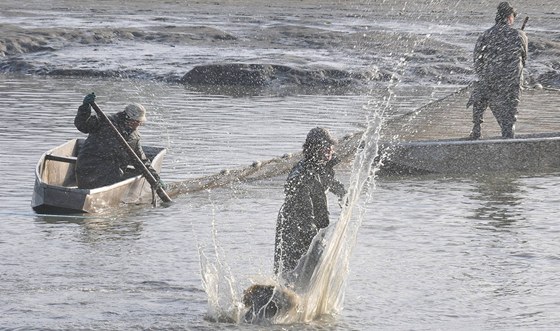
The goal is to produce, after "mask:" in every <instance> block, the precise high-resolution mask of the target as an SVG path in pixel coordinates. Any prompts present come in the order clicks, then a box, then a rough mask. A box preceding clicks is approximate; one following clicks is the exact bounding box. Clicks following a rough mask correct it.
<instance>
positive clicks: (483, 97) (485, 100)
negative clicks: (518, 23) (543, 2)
mask: <svg viewBox="0 0 560 331" xmlns="http://www.w3.org/2000/svg"><path fill="white" fill-rule="evenodd" d="M516 16H517V12H516V10H515V8H513V7H512V6H511V5H510V4H509V3H508V2H505V1H504V2H501V3H500V4H499V5H498V11H497V13H496V24H495V25H494V26H493V27H491V28H490V29H488V30H486V31H485V32H484V33H483V34H482V35H481V36H480V37H479V38H478V40H477V42H476V46H475V49H474V56H473V60H474V70H475V72H476V75H477V78H478V81H477V82H476V84H475V86H474V90H473V92H472V94H471V97H470V99H469V101H468V103H467V108H468V107H469V106H471V105H472V106H473V124H474V125H473V128H472V131H471V133H470V136H469V138H470V139H473V140H476V139H480V138H481V127H480V125H481V124H482V122H483V115H484V111H485V110H486V108H488V107H490V109H491V111H492V113H493V114H494V117H495V118H496V120H497V121H498V124H499V125H500V128H501V133H502V138H513V137H514V125H515V122H516V120H517V106H518V104H519V97H520V92H521V84H522V81H523V68H524V67H525V61H526V60H527V44H528V42H527V36H526V35H525V32H523V31H522V30H517V29H514V28H513V27H512V25H513V22H514V21H515V17H516Z"/></svg>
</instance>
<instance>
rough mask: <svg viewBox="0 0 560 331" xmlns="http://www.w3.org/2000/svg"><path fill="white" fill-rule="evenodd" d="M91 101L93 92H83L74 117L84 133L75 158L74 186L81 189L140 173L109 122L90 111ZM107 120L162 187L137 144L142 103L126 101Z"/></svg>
mask: <svg viewBox="0 0 560 331" xmlns="http://www.w3.org/2000/svg"><path fill="white" fill-rule="evenodd" d="M94 101H95V94H94V93H90V94H88V95H86V97H85V98H84V101H83V103H82V105H81V106H80V107H79V108H78V113H77V114H76V117H75V118H74V125H75V126H76V128H77V129H78V130H80V131H81V132H83V133H87V134H88V137H87V139H86V140H85V142H84V144H83V146H81V148H80V151H79V152H78V158H77V161H76V180H77V183H78V188H84V189H92V188H97V187H102V186H106V185H111V184H114V183H116V182H118V181H121V180H123V179H126V178H129V177H133V176H137V175H139V174H141V173H142V170H141V169H135V168H134V166H133V164H134V161H133V160H132V158H131V157H130V155H129V154H128V153H127V151H126V150H125V148H124V147H123V146H122V145H121V143H120V142H119V141H118V140H117V137H116V136H115V132H114V131H113V129H112V128H111V127H110V125H108V124H106V123H103V122H102V121H101V119H100V118H98V117H97V116H96V115H95V114H92V111H91V110H92V109H91V103H92V102H94ZM109 120H110V121H111V122H112V123H113V124H114V126H115V127H116V128H117V130H118V131H119V132H120V133H121V135H122V136H123V138H125V140H126V141H127V142H128V144H129V145H130V147H131V148H132V149H133V150H134V151H135V152H136V155H138V157H139V158H140V160H142V162H143V163H144V164H145V165H146V167H147V168H148V170H149V171H150V172H151V173H152V175H153V176H154V177H155V179H156V180H157V181H158V183H160V185H162V186H164V185H165V184H164V183H163V182H162V181H161V179H160V176H159V174H158V173H157V172H156V170H155V169H154V168H153V167H152V166H151V163H150V160H149V159H148V158H147V157H146V154H145V153H144V150H143V149H142V146H141V145H140V134H139V132H138V127H139V126H140V125H142V124H143V123H145V122H146V109H145V108H144V106H142V105H141V104H138V103H132V104H129V105H127V106H126V107H125V108H124V110H123V111H121V112H118V113H116V114H114V115H111V116H109Z"/></svg>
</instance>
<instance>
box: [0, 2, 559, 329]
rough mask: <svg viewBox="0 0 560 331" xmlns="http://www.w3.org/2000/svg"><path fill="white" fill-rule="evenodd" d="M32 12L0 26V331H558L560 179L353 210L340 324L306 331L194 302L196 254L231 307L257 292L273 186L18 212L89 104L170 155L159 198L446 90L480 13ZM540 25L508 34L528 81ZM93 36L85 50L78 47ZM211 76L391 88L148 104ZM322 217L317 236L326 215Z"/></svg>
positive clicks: (458, 179)
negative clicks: (308, 77) (241, 67)
mask: <svg viewBox="0 0 560 331" xmlns="http://www.w3.org/2000/svg"><path fill="white" fill-rule="evenodd" d="M38 3H39V2H38V1H28V2H25V3H20V2H18V1H12V0H8V1H6V2H5V3H3V4H2V5H0V8H2V9H4V8H7V10H5V11H2V14H1V15H2V19H3V22H2V24H4V25H2V24H0V30H1V31H2V32H3V35H6V36H8V37H6V38H11V39H10V42H12V41H13V42H16V43H20V44H19V45H20V46H21V47H23V49H25V50H24V51H23V53H21V54H19V53H17V51H16V52H14V53H10V54H9V55H7V56H4V55H2V57H1V58H0V60H1V62H0V66H1V68H2V70H3V73H2V74H0V101H1V102H0V114H1V115H0V116H1V117H0V118H1V119H0V146H1V148H0V178H1V181H0V218H1V219H2V221H1V222H0V230H1V231H0V329H20V330H33V329H36V330H131V329H138V330H146V329H161V330H169V329H174V330H246V329H251V330H261V329H267V330H268V329H270V330H286V329H288V330H301V329H302V330H437V329H443V330H514V329H518V330H553V329H555V328H557V326H558V325H560V299H558V298H560V289H559V287H558V284H559V283H560V244H559V242H558V237H559V235H560V225H559V223H558V219H559V218H560V217H559V216H560V213H559V212H558V205H559V198H558V196H559V193H560V189H559V187H560V172H558V173H556V172H547V173H499V174H488V175H476V176H450V175H445V176H444V175H437V176H436V175H425V176H417V177H380V178H376V179H375V180H373V181H372V184H373V186H372V188H371V189H370V191H369V194H371V197H370V201H369V203H367V204H365V205H362V207H360V208H361V209H357V210H356V211H355V213H356V214H363V219H362V223H361V226H360V228H359V231H358V237H357V241H356V243H355V247H354V248H353V254H352V255H351V257H350V263H349V267H350V271H349V275H348V279H347V283H346V287H345V293H344V295H345V298H344V309H342V310H341V311H340V312H339V313H338V314H335V315H333V316H323V317H321V318H319V319H318V320H316V321H314V322H312V323H310V324H305V325H302V324H294V325H277V326H248V325H243V324H230V323H223V322H216V321H215V319H216V317H217V316H215V315H212V314H211V313H209V312H210V310H209V304H208V300H209V296H208V295H207V293H206V292H205V291H204V288H203V286H202V277H201V263H200V262H201V261H200V252H204V253H205V254H208V255H209V256H210V258H212V257H214V258H216V260H215V261H216V262H217V263H218V264H219V270H220V271H222V272H225V273H226V274H228V275H231V279H229V281H230V283H231V284H233V292H235V293H236V294H238V295H239V294H240V293H241V292H242V291H243V289H245V288H247V286H248V285H249V284H250V283H251V281H252V280H255V279H262V278H266V277H269V276H271V274H272V259H273V249H274V230H275V223H276V216H277V212H278V209H279V207H280V205H281V204H282V201H283V198H284V196H283V185H284V180H285V175H280V176H277V177H272V178H264V179H261V180H258V181H252V182H239V181H236V180H234V181H233V182H231V183H229V184H228V185H225V186H224V187H221V188H215V189H211V190H202V191H198V192H194V193H189V194H183V195H179V196H177V197H174V203H172V204H170V205H167V206H158V207H156V208H153V207H151V206H145V205H144V206H123V207H122V208H120V209H118V210H109V211H106V212H103V213H100V214H96V215H74V216H56V215H54V216H52V215H51V216H48V215H38V214H35V213H34V212H33V211H32V210H31V206H30V202H31V195H32V190H33V183H34V170H35V166H36V162H37V161H38V159H39V157H40V156H41V154H42V153H44V152H45V151H46V150H48V149H50V148H53V147H55V146H57V145H59V144H61V143H63V142H65V141H66V140H68V139H72V138H76V137H84V135H82V134H80V133H79V132H78V131H77V130H76V129H75V128H74V126H73V118H74V115H75V112H76V109H77V107H78V106H79V104H80V103H81V101H82V99H83V96H84V95H85V94H87V93H89V92H91V91H95V93H96V94H97V95H98V99H97V102H98V104H99V105H100V107H101V108H102V109H103V110H105V111H106V112H107V113H113V112H116V111H119V110H121V109H122V108H123V107H124V105H125V104H127V103H129V102H132V101H135V102H141V103H143V104H144V105H146V107H147V108H148V123H147V124H146V125H145V126H144V127H142V128H141V133H142V139H143V143H144V144H145V145H158V146H164V147H166V148H167V149H168V153H167V155H166V157H165V160H164V165H163V170H162V177H163V179H164V180H165V181H167V182H169V183H176V182H180V181H183V180H187V179H188V180H192V179H196V178H201V177H204V176H208V175H212V174H215V173H218V172H220V171H222V170H224V169H236V168H240V167H246V166H249V165H251V164H252V163H253V162H254V161H263V160H268V159H271V158H275V157H279V156H281V155H283V154H285V153H295V152H298V151H299V150H300V149H301V145H302V143H303V140H304V139H305V135H306V134H307V132H308V131H309V129H311V128H313V127H315V126H325V127H327V128H329V129H330V130H331V131H332V132H333V134H334V135H335V136H337V137H339V138H341V137H343V136H344V135H346V134H350V133H355V132H358V131H361V130H363V129H364V126H365V123H366V121H365V120H366V115H367V114H368V112H369V111H370V110H372V109H373V110H376V109H377V110H384V111H385V113H384V116H385V117H387V118H389V117H391V118H395V117H398V116H399V115H401V114H405V113H408V112H410V111H412V110H416V109H418V108H420V107H422V106H424V105H427V104H429V103H430V102H432V101H434V100H437V99H440V98H441V97H442V96H445V95H449V94H450V93H452V92H453V91H456V90H457V89H459V88H461V87H463V86H464V84H465V83H466V81H468V79H469V75H471V72H470V71H469V70H470V52H471V49H472V46H473V43H474V41H475V39H476V36H477V33H479V32H481V31H482V30H483V28H485V27H486V25H487V24H489V23H488V22H489V21H490V22H491V21H492V19H493V15H489V14H488V13H489V12H493V11H494V7H495V5H496V4H494V3H493V2H490V1H480V2H476V3H475V2H472V3H470V2H469V3H465V2H462V1H457V2H453V3H451V4H450V3H447V2H442V1H426V2H407V1H400V0H393V1H382V2H379V3H377V2H375V1H349V2H348V3H346V2H344V4H341V3H337V4H326V3H323V2H317V1H312V0H305V1H286V2H283V3H274V4H272V3H270V4H267V5H259V6H256V5H254V4H252V2H251V1H249V0H248V1H240V2H239V3H238V4H237V5H231V4H230V3H229V2H219V1H215V2H214V1H204V0H201V1H199V2H197V4H196V5H195V4H190V3H189V4H187V3H182V2H177V1H176V2H165V3H163V4H161V3H154V2H151V1H144V0H137V1H134V2H117V1H98V2H96V3H95V5H91V6H89V5H85V3H84V4H83V3H78V2H75V1H64V0H57V1H52V3H51V4H50V6H47V7H48V8H47V7H44V8H43V9H41V8H42V7H40V6H38ZM525 5H526V4H524V6H525ZM557 11H558V4H557V3H556V2H555V1H548V0H539V1H538V2H536V4H535V5H534V7H531V8H522V11H521V15H525V14H527V15H530V16H531V20H530V21H529V22H530V25H529V26H528V33H531V34H530V35H529V37H530V38H532V39H530V40H532V41H533V44H532V45H533V46H532V51H531V52H532V56H533V57H532V58H531V61H530V65H529V68H528V71H529V73H530V75H529V76H532V77H535V78H536V77H539V75H540V74H541V73H543V72H546V71H548V70H551V68H552V69H553V68H554V66H556V62H557V61H556V58H557V53H556V52H557V49H558V48H559V47H558V45H557V42H556V41H557V40H558V24H557V23H558V22H557V21H558V19H557V17H556V15H554V13H555V12H557ZM248 13H252V14H251V15H249V14H248ZM465 13H468V14H465ZM60 17H63V19H56V18H60ZM33 28H37V29H38V30H37V31H47V32H46V33H45V35H41V38H43V39H40V38H39V39H37V40H39V43H40V42H41V41H45V43H46V44H44V45H43V44H41V45H39V46H37V45H34V44H33V42H29V40H30V39H28V38H29V37H34V36H36V35H37V33H36V32H30V31H31V30H29V29H33ZM98 28H99V29H102V30H103V31H101V32H100V34H99V35H98V36H99V38H100V39H99V40H97V39H95V38H92V34H91V33H90V32H89V30H88V29H98ZM120 29H125V30H126V29H130V30H127V31H129V32H130V31H132V32H131V33H133V34H134V35H135V38H132V39H130V38H129V39H127V38H128V35H127V34H126V33H124V32H123V31H122V30H120ZM531 29H532V30H531ZM162 31H167V32H165V33H162ZM220 31H221V32H220ZM98 32H99V31H98ZM144 32H146V33H145V34H144ZM104 33H105V35H104ZM113 33H114V34H116V35H118V37H117V38H113ZM220 33H223V34H220ZM214 34H217V35H219V36H221V37H220V38H222V37H224V36H227V35H232V36H235V38H237V39H227V38H223V39H218V40H220V41H216V39H214V38H213V37H209V36H213V35H214ZM104 36H105V37H106V36H109V37H107V39H103V38H104ZM158 38H160V39H158ZM6 40H7V39H2V37H0V41H2V42H5V41H6ZM543 45H544V46H546V47H544V46H543ZM36 46H37V47H38V48H37V47H36ZM26 47H27V48H26ZM41 47H43V48H41ZM0 51H3V50H2V49H1V47H0ZM108 54H109V55H110V56H109V55H108ZM555 61H556V62H555ZM210 62H211V63H215V62H258V63H279V64H287V65H290V66H294V67H299V66H303V67H305V66H306V65H307V64H310V65H311V66H314V65H325V64H326V65H332V66H335V67H337V68H341V69H344V70H349V71H352V70H354V69H356V68H362V67H363V66H367V67H369V66H371V67H377V68H382V69H386V70H389V71H391V72H394V73H396V74H397V75H396V76H395V77H396V78H397V79H396V81H395V84H393V85H392V86H388V85H391V84H390V83H388V82H382V83H379V84H377V83H376V84H373V86H367V88H366V89H364V90H363V92H361V93H357V92H356V90H353V91H340V93H338V92H337V91H333V90H329V93H321V92H320V89H319V92H318V91H317V89H314V90H313V89H312V91H309V90H306V89H304V88H303V89H300V88H298V87H293V86H282V85H281V84H279V85H278V86H273V88H271V89H267V90H266V91H259V90H250V89H243V88H241V89H231V88H225V87H214V88H196V89H195V88H193V87H190V88H187V87H185V86H182V85H175V84H168V83H164V81H165V78H169V77H180V76H181V75H183V74H184V73H186V72H187V71H188V70H189V69H191V68H192V67H193V66H194V65H198V64H206V63H210ZM53 68H57V69H76V68H80V69H84V70H86V71H87V73H88V74H89V77H78V78H77V77H72V75H67V76H55V75H48V74H46V75H45V73H48V71H49V70H51V69H53ZM112 70H115V71H116V72H121V73H122V72H124V73H129V72H130V71H134V70H138V71H134V72H140V74H138V75H136V76H135V75H132V76H133V77H135V78H136V79H135V80H131V79H124V78H122V77H127V75H116V76H113V78H110V79H99V78H92V77H97V76H103V75H104V74H105V73H106V72H111V71H112ZM22 73H23V74H25V75H22ZM30 73H32V75H31V74H30ZM554 77H557V76H552V78H553V79H552V80H551V81H554ZM399 79H400V80H399ZM446 84H447V85H446ZM263 92H264V93H263ZM553 93H555V92H550V93H549V94H542V95H543V97H542V104H541V105H540V106H539V107H540V108H542V110H543V111H546V116H551V117H553V116H554V109H555V107H557V105H556V101H555V100H557V94H553ZM537 98H539V97H534V99H537ZM533 106H534V105H533ZM461 108H462V107H461ZM534 108H535V109H536V108H538V107H534ZM531 109H533V108H531ZM538 110H539V109H536V110H535V112H536V114H537V115H535V116H538ZM456 114H457V113H456ZM455 116H457V115H455ZM465 116H469V115H468V112H465ZM550 122H551V123H556V121H555V120H551V121H550ZM396 123H397V124H395V123H393V127H394V125H397V126H398V122H396ZM550 127H555V126H553V125H551V126H550ZM547 128H548V127H547ZM414 129H418V128H414ZM386 134H388V136H389V137H390V136H391V132H386ZM350 169H351V167H350V166H349V164H343V165H341V166H340V168H339V169H338V173H339V175H340V178H341V180H342V181H343V182H344V183H346V184H347V183H348V182H349V180H350V178H351V173H350ZM330 202H331V206H330V208H331V216H332V217H331V219H332V221H333V222H335V221H336V220H337V219H338V216H339V214H340V206H339V205H338V203H337V201H335V200H334V199H333V201H330ZM215 253H217V254H218V256H214V254H215ZM225 294H231V293H225ZM227 303H228V302H226V304H227ZM229 304H232V305H233V304H235V303H234V302H229Z"/></svg>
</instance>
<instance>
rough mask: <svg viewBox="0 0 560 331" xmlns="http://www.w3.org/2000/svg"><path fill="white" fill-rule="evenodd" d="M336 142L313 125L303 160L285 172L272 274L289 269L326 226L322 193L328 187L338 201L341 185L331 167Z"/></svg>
mask: <svg viewBox="0 0 560 331" xmlns="http://www.w3.org/2000/svg"><path fill="white" fill-rule="evenodd" d="M335 143H336V141H335V139H333V138H332V137H331V135H330V133H329V132H328V131H327V130H326V129H324V128H319V127H317V128H314V129H312V130H311V131H309V133H308V134H307V138H306V140H305V143H304V144H303V159H302V160H301V161H299V162H298V163H297V164H296V165H295V166H294V167H293V169H292V170H291V171H290V174H289V175H288V179H287V181H286V184H285V186H284V193H285V200H284V204H283V205H282V207H281V208H280V212H279V214H278V219H277V222H276V238H275V248H274V273H275V274H277V275H285V274H286V273H289V272H290V271H293V270H294V269H295V268H296V267H297V264H298V261H299V259H300V258H301V257H302V256H303V255H304V254H305V253H306V252H307V250H308V248H309V246H310V245H311V243H312V240H313V237H315V235H316V234H317V233H318V232H319V230H320V229H322V228H326V227H327V226H328V225H329V210H328V205H327V195H326V193H327V192H328V191H329V190H330V191H332V192H333V193H334V194H335V195H337V196H338V197H339V199H341V200H342V198H343V197H344V196H345V195H346V189H345V188H344V185H343V184H342V183H340V182H339V181H338V180H336V179H335V171H334V169H333V167H334V166H335V165H336V164H337V163H338V159H337V158H336V157H335V155H334V145H335Z"/></svg>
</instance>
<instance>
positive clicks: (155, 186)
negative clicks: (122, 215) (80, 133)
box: [90, 102, 171, 202]
mask: <svg viewBox="0 0 560 331" xmlns="http://www.w3.org/2000/svg"><path fill="white" fill-rule="evenodd" d="M90 105H91V106H92V107H93V109H94V110H95V112H96V113H97V115H98V116H99V117H100V118H101V119H102V120H103V121H105V122H106V123H107V124H108V125H110V126H111V128H112V129H113V131H114V132H115V133H116V135H117V138H118V139H119V142H120V143H121V145H122V146H123V147H124V148H125V149H126V151H127V152H128V154H129V155H130V157H132V159H133V160H134V161H135V163H136V165H135V166H138V167H139V168H140V170H142V174H143V175H144V177H145V178H146V180H147V181H148V183H150V185H151V186H152V189H154V190H155V191H156V193H157V194H158V195H159V197H160V198H161V200H162V201H164V202H171V198H170V197H169V195H167V193H166V192H165V190H164V189H163V188H162V187H161V185H159V184H158V182H157V180H156V178H155V177H154V175H152V173H151V172H150V171H149V170H148V168H147V167H146V165H145V164H144V162H142V160H140V157H138V155H137V154H136V152H134V150H133V149H132V147H130V145H129V144H128V142H127V141H126V139H124V137H123V136H122V135H121V133H120V132H119V130H117V128H116V127H115V125H114V124H113V122H111V120H110V119H109V118H108V117H107V115H105V113H104V112H103V111H102V110H101V109H100V108H99V106H98V105H97V104H96V103H95V102H92V103H90Z"/></svg>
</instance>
